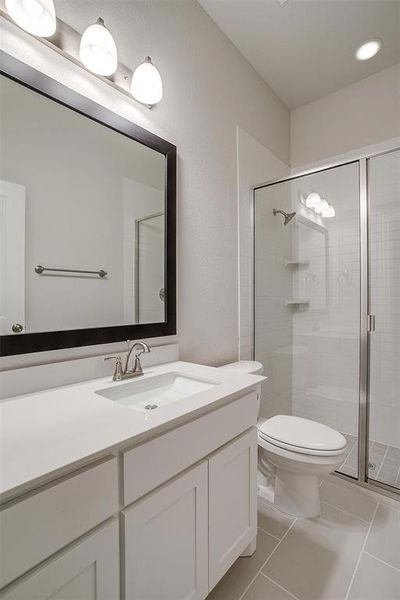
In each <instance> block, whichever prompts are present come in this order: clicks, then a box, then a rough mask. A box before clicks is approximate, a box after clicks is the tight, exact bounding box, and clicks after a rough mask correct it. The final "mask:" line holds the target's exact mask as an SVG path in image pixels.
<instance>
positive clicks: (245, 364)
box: [219, 360, 264, 414]
mask: <svg viewBox="0 0 400 600" xmlns="http://www.w3.org/2000/svg"><path fill="white" fill-rule="evenodd" d="M219 368H220V369H229V370H233V371H241V372H242V373H243V372H244V373H248V374H249V375H262V374H263V372H264V367H263V365H262V363H260V362H259V361H258V360H238V361H237V362H233V363H228V364H227V365H222V367H219ZM260 400H261V384H258V386H257V404H258V407H257V409H258V414H260Z"/></svg>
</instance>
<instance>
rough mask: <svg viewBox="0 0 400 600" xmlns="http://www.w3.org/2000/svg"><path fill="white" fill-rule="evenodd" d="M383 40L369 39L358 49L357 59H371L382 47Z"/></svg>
mask: <svg viewBox="0 0 400 600" xmlns="http://www.w3.org/2000/svg"><path fill="white" fill-rule="evenodd" d="M382 46H383V42H382V40H368V42H365V43H364V44H362V45H361V46H360V47H359V48H358V49H357V50H356V58H357V60H369V59H370V58H372V57H373V56H375V54H378V52H379V50H380V49H381V48H382Z"/></svg>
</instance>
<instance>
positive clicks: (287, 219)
mask: <svg viewBox="0 0 400 600" xmlns="http://www.w3.org/2000/svg"><path fill="white" fill-rule="evenodd" d="M272 212H273V213H274V216H276V215H278V214H280V215H283V216H284V218H285V220H284V221H283V224H284V225H287V224H288V223H290V221H291V220H292V219H293V217H294V216H296V213H295V212H291V213H287V212H285V211H284V210H278V209H276V208H274V210H273V211H272Z"/></svg>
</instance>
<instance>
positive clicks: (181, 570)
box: [123, 461, 208, 600]
mask: <svg viewBox="0 0 400 600" xmlns="http://www.w3.org/2000/svg"><path fill="white" fill-rule="evenodd" d="M207 467H208V465H207V461H204V462H202V463H201V464H200V465H198V466H197V467H194V468H192V469H190V470H189V471H188V472H187V473H185V474H183V475H180V476H179V477H177V478H176V479H174V480H172V481H171V482H169V483H167V484H165V485H163V486H162V487H160V488H159V489H158V490H156V491H155V492H152V493H150V494H149V495H148V496H146V497H145V498H143V499H142V500H138V501H137V502H135V504H133V506H132V507H130V508H128V509H127V510H125V511H123V528H124V538H125V560H124V563H125V598H127V600H128V599H129V600H156V599H157V600H164V599H167V598H168V599H170V598H171V599H172V598H173V600H203V599H204V598H205V597H206V596H207V594H208V469H207Z"/></svg>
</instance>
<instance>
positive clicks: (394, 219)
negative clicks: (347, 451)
mask: <svg viewBox="0 0 400 600" xmlns="http://www.w3.org/2000/svg"><path fill="white" fill-rule="evenodd" d="M368 201H369V312H370V314H372V315H374V316H375V325H374V324H373V323H372V325H374V326H373V327H372V332H371V333H370V335H369V470H368V472H369V479H370V480H371V479H372V480H374V481H378V482H380V483H383V484H386V485H389V486H392V487H395V488H400V266H399V264H400V151H395V152H390V153H388V154H384V155H381V156H377V157H374V158H371V159H369V161H368Z"/></svg>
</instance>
